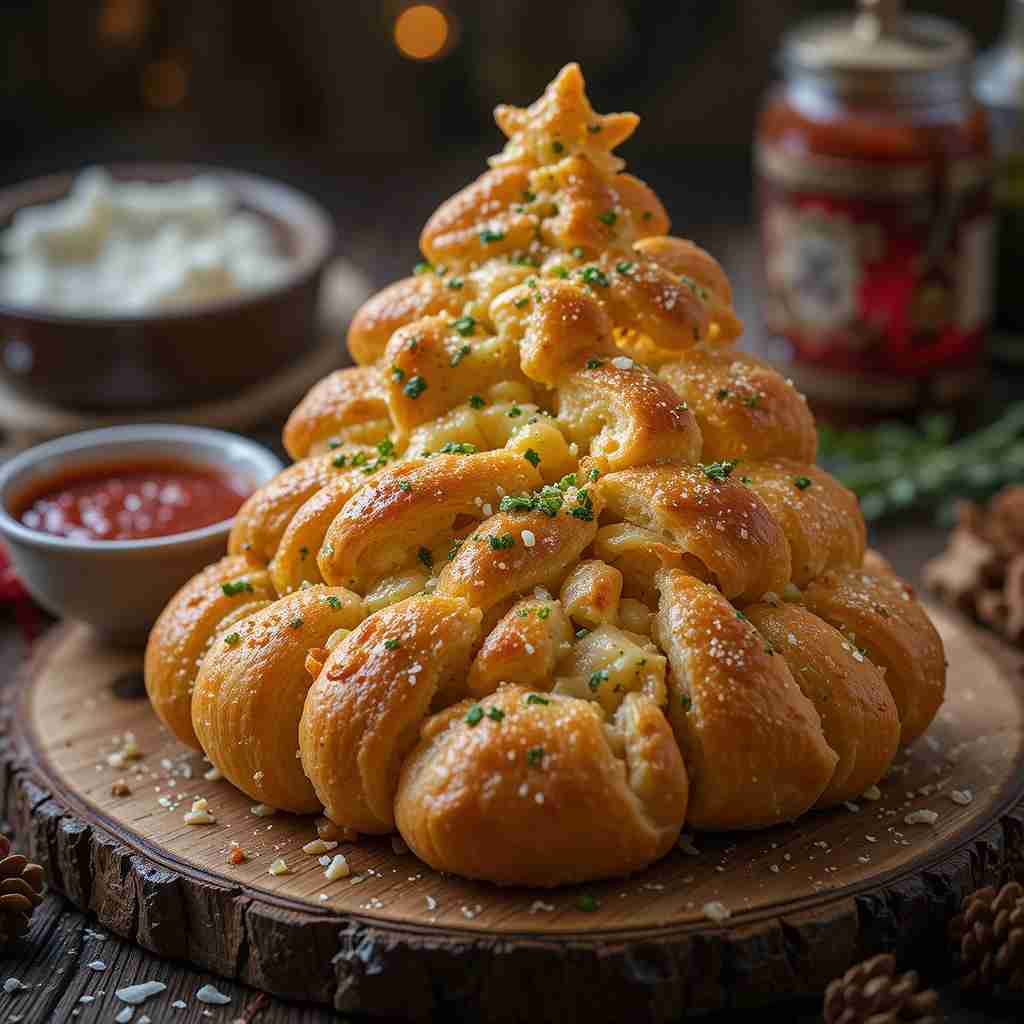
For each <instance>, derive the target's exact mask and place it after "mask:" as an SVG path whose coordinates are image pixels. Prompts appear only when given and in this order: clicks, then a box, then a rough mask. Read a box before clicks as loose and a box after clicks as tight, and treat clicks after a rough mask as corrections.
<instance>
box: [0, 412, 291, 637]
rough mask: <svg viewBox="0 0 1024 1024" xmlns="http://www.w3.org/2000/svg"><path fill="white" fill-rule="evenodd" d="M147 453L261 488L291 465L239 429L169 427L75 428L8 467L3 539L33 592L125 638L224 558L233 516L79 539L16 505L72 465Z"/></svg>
mask: <svg viewBox="0 0 1024 1024" xmlns="http://www.w3.org/2000/svg"><path fill="white" fill-rule="evenodd" d="M147 458H155V459H165V460H174V461H178V462H185V463H193V464H196V465H199V466H208V467H211V468H213V469H220V470H227V471H230V472H231V473H237V474H238V475H240V476H242V477H244V478H248V479H249V480H250V481H251V483H252V487H253V489H255V488H257V487H259V486H260V485H262V484H264V483H266V481H267V480H269V479H270V478H271V477H272V476H274V475H275V474H276V473H278V472H279V471H280V470H281V468H282V463H281V460H280V459H278V458H277V456H276V455H274V454H273V453H272V452H270V451H268V450H267V449H266V448H264V447H262V446H261V445H258V444H256V443H255V442H253V441H249V440H247V439H246V438H244V437H239V436H238V435H237V434H229V433H225V432H224V431H221V430H207V429H206V428H203V427H186V426H164V425H160V424H152V425H137V426H129V427H108V428H106V429H103V430H88V431H86V432H84V433H81V434H71V435H69V436H68V437H62V438H59V439H58V440H56V441H48V442H47V443H46V444H41V445H38V446H36V447H35V448H30V449H28V451H25V452H22V453H21V454H20V455H17V456H15V457H14V458H13V459H11V460H10V461H9V462H8V463H6V465H4V466H3V467H2V468H0V535H2V536H3V539H4V541H5V542H6V544H7V548H8V551H9V552H10V556H11V561H12V563H13V565H14V568H15V570H16V571H17V573H18V575H19V576H20V577H21V579H22V581H23V582H24V584H25V586H26V588H27V589H28V591H29V593H30V594H31V595H32V596H33V597H34V598H35V599H36V600H37V601H38V602H39V603H40V604H41V605H42V606H43V607H44V608H46V609H48V610H49V611H50V612H52V613H53V614H54V615H58V616H62V617H68V618H72V619H80V620H81V621H82V622H87V623H89V624H90V625H92V626H94V627H96V629H98V630H100V631H102V632H104V633H107V634H109V635H110V636H111V637H112V638H113V639H116V640H119V641H124V642H136V641H138V640H140V639H142V638H144V636H145V633H146V631H147V630H148V629H149V627H150V626H151V625H152V624H153V622H154V621H155V620H156V617H157V616H158V615H159V614H160V611H161V610H162V609H163V607H164V605H165V604H166V603H167V601H168V600H169V599H170V598H171V597H172V595H173V594H174V593H175V592H176V591H177V590H178V588H179V587H181V585H182V584H183V583H185V582H186V581H187V580H188V579H189V578H190V577H191V576H193V575H194V574H195V573H197V572H199V570H200V569H202V568H203V567H204V566H206V565H209V563H210V562H214V561H216V560H217V559H218V558H220V557H221V556H222V555H223V554H224V552H225V550H226V547H227V538H228V533H229V532H230V530H231V523H232V520H230V519H226V520H224V521H223V522H220V523H214V524H213V525H212V526H205V527H203V528H202V529H199V530H189V531H187V532H186V533H176V534H171V535H170V536H167V537H151V538H146V539H144V540H111V541H80V540H70V539H68V538H66V537H54V536H51V535H50V534H46V533H41V532H38V531H36V530H30V529H29V528H28V527H27V526H23V525H22V524H21V523H20V522H18V520H17V519H15V518H14V516H13V515H12V514H11V508H12V505H13V504H14V503H16V502H17V500H18V499H19V498H20V497H21V496H22V495H24V494H25V493H26V492H28V491H30V490H31V489H32V487H33V485H34V484H39V483H42V482H45V481H47V480H52V479H53V478H54V477H59V476H60V475H61V474H62V473H65V472H67V471H69V470H74V469H79V468H84V467H88V466H92V465H95V464H97V463H99V464H101V465H102V464H103V463H105V462H117V461H122V460H123V461H131V462H135V461H143V460H145V459H147Z"/></svg>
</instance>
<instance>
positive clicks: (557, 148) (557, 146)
mask: <svg viewBox="0 0 1024 1024" xmlns="http://www.w3.org/2000/svg"><path fill="white" fill-rule="evenodd" d="M551 149H552V150H553V151H554V152H555V153H559V154H561V153H564V152H565V146H563V145H562V143H561V142H559V141H558V139H555V141H554V142H552V143H551Z"/></svg>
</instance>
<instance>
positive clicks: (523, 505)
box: [498, 494, 534, 512]
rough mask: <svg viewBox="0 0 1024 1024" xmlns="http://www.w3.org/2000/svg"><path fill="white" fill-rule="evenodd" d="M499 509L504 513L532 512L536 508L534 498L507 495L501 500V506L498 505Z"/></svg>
mask: <svg viewBox="0 0 1024 1024" xmlns="http://www.w3.org/2000/svg"><path fill="white" fill-rule="evenodd" d="M498 508H499V510H500V511H502V512H532V511H533V508H534V504H533V498H527V497H520V496H518V495H514V494H506V495H505V497H504V498H502V499H501V504H500V505H498Z"/></svg>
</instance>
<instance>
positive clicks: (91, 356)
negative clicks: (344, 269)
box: [0, 164, 334, 412]
mask: <svg viewBox="0 0 1024 1024" xmlns="http://www.w3.org/2000/svg"><path fill="white" fill-rule="evenodd" d="M104 166H105V167H106V170H107V171H109V173H110V175H111V176H112V177H113V178H115V179H117V180H121V181H154V182H157V181H174V180H179V179H182V178H189V177H192V176H194V175H197V174H212V175H215V176H216V177H218V178H219V179H220V180H222V181H223V182H225V183H226V184H227V185H228V187H229V188H230V189H231V190H232V191H233V192H234V193H235V194H236V195H237V196H238V198H239V201H240V205H241V207H242V208H243V209H245V210H248V211H250V212H252V213H255V214H257V215H259V216H262V217H264V218H265V219H266V220H267V222H268V223H269V224H270V226H271V229H272V230H273V231H274V233H275V235H276V236H277V238H278V241H279V245H280V246H281V248H282V250H283V251H284V252H285V253H286V254H287V255H288V256H289V257H290V258H291V260H292V263H293V267H292V270H291V272H290V273H289V275H288V276H287V277H286V278H285V279H284V280H283V281H280V282H278V283H277V284H275V285H273V286H272V287H269V288H266V289H262V290H257V291H252V292H246V293H244V294H242V295H237V296H232V297H230V298H226V299H220V300H216V301H213V302H207V303H203V304H197V305H196V306H191V307H186V308H184V309H176V310H169V311H160V312H155V313H145V314H140V315H111V316H107V317H101V316H93V315H75V314H65V313H50V312H44V311H36V310H33V309H31V308H30V307H27V306H13V305H9V304H3V303H0V373H2V374H3V376H4V377H5V378H6V379H7V380H8V381H10V383H11V384H13V385H14V386H15V387H16V388H17V389H18V390H19V391H22V392H24V393H25V394H27V395H29V396H31V397H33V398H36V399H40V400H42V401H45V402H48V403H55V404H58V405H63V406H70V407H73V408H78V409H89V410H105V411H113V410H117V411H118V412H129V411H132V410H143V409H146V410H149V409H153V408H154V407H157V406H172V405H192V404H195V403H196V402H201V401H208V400H212V399H216V398H223V397H226V396H229V395H237V394H238V392H239V391H242V390H243V389H245V388H247V387H249V386H252V385H254V384H256V383H258V382H260V381H262V380H265V379H266V378H268V377H270V376H271V375H273V374H274V373H275V372H277V371H279V370H281V369H283V368H284V367H285V366H287V365H288V364H289V363H290V362H292V361H294V360H295V358H296V357H297V356H298V355H300V354H301V353H302V352H304V351H306V350H308V349H310V348H312V347H313V346H314V345H315V344H316V342H317V337H316V333H317V324H316V317H317V298H318V293H319V289H320V278H321V276H322V274H323V270H324V267H325V265H326V264H327V261H328V259H329V257H330V254H331V250H332V247H333V243H334V236H333V231H332V228H331V223H330V220H329V218H328V216H327V214H326V213H325V212H324V211H323V210H322V209H321V208H320V207H319V206H317V205H316V204H315V203H313V202H312V201H311V200H310V199H307V198H306V197H305V196H304V195H302V194H301V193H300V192H297V191H296V190H295V189H293V188H290V187H289V186H287V185H282V184H280V183H278V182H273V181H269V180H267V179H265V178H259V177H256V176H254V175H251V174H242V173H239V172H237V171H229V170H226V169H223V168H219V167H206V166H199V165H195V164H179V165H175V164H114V165H104ZM75 176H76V175H75V174H74V173H72V174H61V175H54V176H52V177H47V178H37V179H36V180H34V181H30V182H26V183H25V184H22V185H17V186H14V187H12V188H8V189H4V190H2V191H0V229H3V228H5V227H6V226H7V225H8V224H9V222H10V220H11V218H12V217H13V215H14V213H15V212H16V211H17V210H19V209H21V208H22V207H24V206H34V205H37V204H40V203H48V202H52V201H53V200H54V199H59V198H61V197H62V196H63V195H65V194H66V193H67V191H68V189H69V187H70V185H71V182H72V180H73V178H74V177H75Z"/></svg>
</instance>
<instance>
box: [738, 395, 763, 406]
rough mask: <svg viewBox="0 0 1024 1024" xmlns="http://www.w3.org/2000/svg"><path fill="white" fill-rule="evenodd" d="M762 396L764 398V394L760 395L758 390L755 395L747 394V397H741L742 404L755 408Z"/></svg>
mask: <svg viewBox="0 0 1024 1024" xmlns="http://www.w3.org/2000/svg"><path fill="white" fill-rule="evenodd" d="M762 398H764V395H762V394H761V393H760V392H758V393H757V394H756V395H747V397H746V398H744V399H743V404H744V405H745V406H746V407H747V408H748V409H756V408H757V407H758V406H759V405H760V404H761V399H762Z"/></svg>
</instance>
